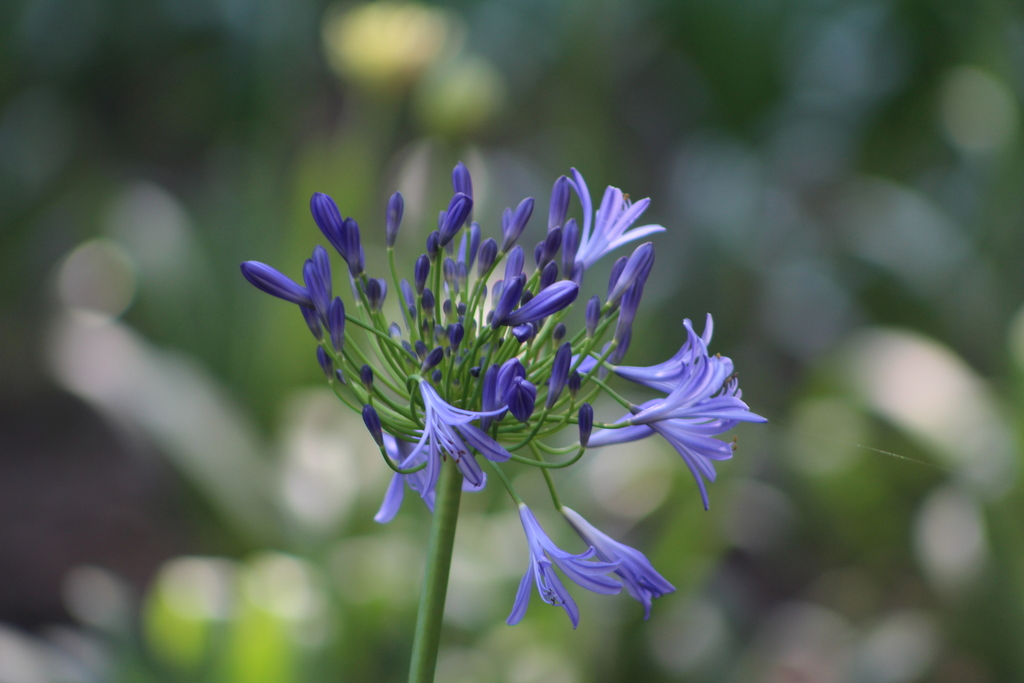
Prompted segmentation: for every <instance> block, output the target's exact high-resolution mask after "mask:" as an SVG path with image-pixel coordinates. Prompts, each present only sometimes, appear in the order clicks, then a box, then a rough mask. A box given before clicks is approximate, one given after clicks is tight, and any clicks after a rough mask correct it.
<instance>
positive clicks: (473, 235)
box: [466, 221, 480, 271]
mask: <svg viewBox="0 0 1024 683" xmlns="http://www.w3.org/2000/svg"><path fill="white" fill-rule="evenodd" d="M479 251H480V224H479V223H477V222H476V221H474V222H473V223H472V224H471V225H470V226H469V254H467V255H466V270H467V271H468V270H472V269H473V263H475V262H476V255H477V252H479Z"/></svg>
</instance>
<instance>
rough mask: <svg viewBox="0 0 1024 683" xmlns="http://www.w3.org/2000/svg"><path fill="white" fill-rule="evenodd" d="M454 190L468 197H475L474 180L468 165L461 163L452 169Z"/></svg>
mask: <svg viewBox="0 0 1024 683" xmlns="http://www.w3.org/2000/svg"><path fill="white" fill-rule="evenodd" d="M452 189H453V190H454V191H455V192H461V193H462V194H464V195H466V196H467V197H472V196H473V179H472V178H471V177H470V175H469V170H468V169H467V168H466V165H465V164H463V163H462V162H461V161H460V162H459V163H457V164H455V168H453V169H452Z"/></svg>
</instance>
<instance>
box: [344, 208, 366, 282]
mask: <svg viewBox="0 0 1024 683" xmlns="http://www.w3.org/2000/svg"><path fill="white" fill-rule="evenodd" d="M341 245H342V249H340V250H339V252H340V253H341V257H342V258H343V259H345V263H347V264H348V272H349V273H351V274H352V277H359V276H360V275H362V274H363V268H364V267H365V263H366V259H365V255H364V254H363V245H362V242H361V241H360V239H359V224H358V223H356V222H355V221H354V220H353V219H351V218H346V219H345V222H344V223H342V225H341Z"/></svg>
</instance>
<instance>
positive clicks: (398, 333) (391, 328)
mask: <svg viewBox="0 0 1024 683" xmlns="http://www.w3.org/2000/svg"><path fill="white" fill-rule="evenodd" d="M388 336H389V337H391V338H392V339H394V340H395V341H401V340H402V328H401V327H399V326H398V323H391V324H390V325H388Z"/></svg>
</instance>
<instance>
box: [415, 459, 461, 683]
mask: <svg viewBox="0 0 1024 683" xmlns="http://www.w3.org/2000/svg"><path fill="white" fill-rule="evenodd" d="M469 457H471V456H469ZM461 495H462V473H461V472H459V468H458V466H457V465H456V464H455V461H454V460H451V459H450V458H449V459H447V460H445V462H443V463H442V464H441V475H440V478H439V479H438V482H437V500H436V501H435V503H434V518H433V521H432V522H431V525H430V541H429V542H428V545H427V567H426V571H425V572H424V574H423V590H422V591H421V592H420V608H419V613H418V614H417V615H416V634H415V635H414V636H413V641H412V661H411V662H410V664H409V683H432V682H433V680H434V669H435V668H436V666H437V650H438V647H439V645H440V643H441V620H442V617H443V616H444V598H445V593H447V591H448V571H449V570H450V569H451V564H452V547H453V546H454V545H455V524H456V522H458V518H459V498H460V497H461Z"/></svg>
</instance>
